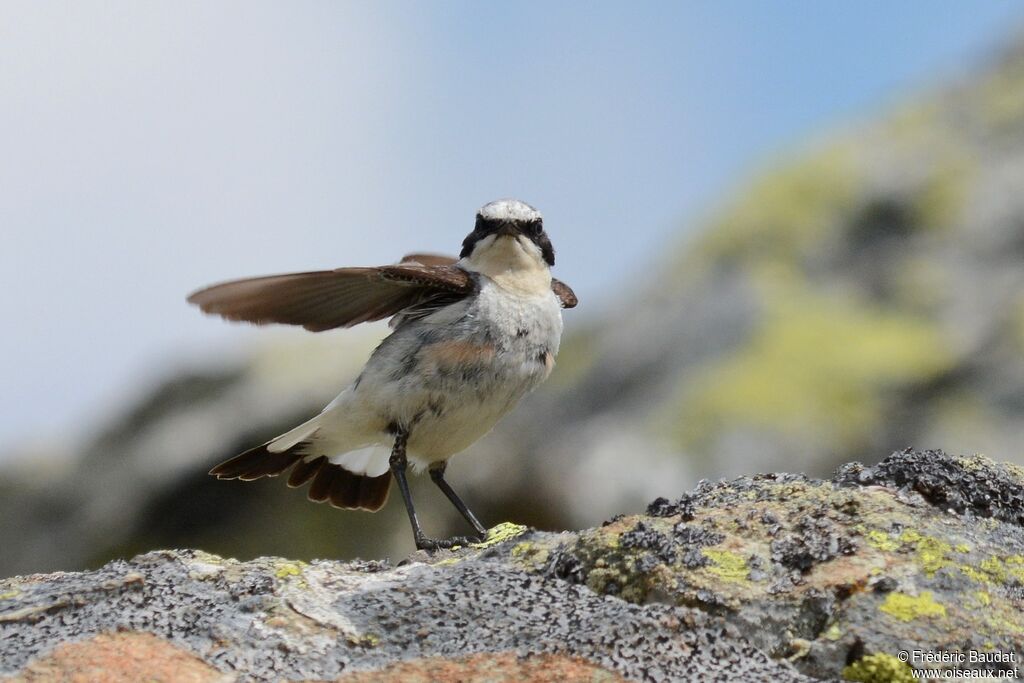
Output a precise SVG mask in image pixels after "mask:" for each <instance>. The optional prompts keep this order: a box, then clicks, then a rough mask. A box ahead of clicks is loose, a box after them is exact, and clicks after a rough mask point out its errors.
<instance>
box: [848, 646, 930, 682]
mask: <svg viewBox="0 0 1024 683" xmlns="http://www.w3.org/2000/svg"><path fill="white" fill-rule="evenodd" d="M843 680H847V681H860V683H910V682H911V681H913V680H915V678H914V674H913V673H912V669H911V668H910V665H909V664H907V663H906V662H901V661H900V660H899V659H897V658H896V657H893V656H892V655H887V654H881V653H879V654H873V655H865V656H864V657H861V658H860V659H858V660H857V661H856V662H854V663H853V664H850V665H848V666H846V667H844V668H843Z"/></svg>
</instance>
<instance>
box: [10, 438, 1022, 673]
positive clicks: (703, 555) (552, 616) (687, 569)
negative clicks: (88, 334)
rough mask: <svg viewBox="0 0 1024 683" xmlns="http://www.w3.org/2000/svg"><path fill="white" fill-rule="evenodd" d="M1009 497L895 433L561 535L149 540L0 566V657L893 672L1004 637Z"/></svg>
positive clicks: (1011, 604)
mask: <svg viewBox="0 0 1024 683" xmlns="http://www.w3.org/2000/svg"><path fill="white" fill-rule="evenodd" d="M1022 496H1024V470H1022V469H1021V468H1020V467H1017V466H1014V465H1008V464H1000V463H995V462H993V461H991V460H988V459H986V458H982V457H978V456H973V457H956V456H950V455H947V454H945V453H943V452H941V451H912V450H906V451H902V452H897V453H894V454H892V455H890V456H889V457H887V458H885V459H884V460H882V462H881V463H879V464H878V465H877V466H874V467H865V466H864V465H862V464H860V463H850V464H847V465H844V466H843V467H841V468H840V469H839V471H838V472H837V473H836V475H835V476H834V477H833V478H832V479H831V480H817V479H812V478H809V477H806V476H804V475H793V474H770V475H757V476H753V477H741V478H738V479H733V480H723V481H719V482H715V483H711V482H704V483H702V484H701V485H700V486H698V487H697V488H696V489H694V490H692V491H689V492H687V493H685V494H683V495H682V496H680V497H679V498H677V499H675V500H667V499H658V500H656V501H654V502H653V503H652V504H651V505H650V506H649V508H648V510H647V514H645V515H635V516H619V517H617V518H615V519H612V520H610V521H608V522H606V523H605V524H603V525H602V526H600V527H595V528H591V529H584V530H582V531H578V532H561V533H552V532H541V531H535V530H529V529H527V528H525V527H521V526H516V525H511V524H506V525H500V526H499V527H495V528H494V529H492V530H491V534H490V537H489V539H488V540H487V541H486V542H484V543H481V544H474V545H472V546H468V547H463V548H457V549H455V550H453V551H450V552H449V551H443V552H438V553H435V554H428V553H425V552H419V553H416V554H414V555H413V556H411V557H410V558H408V559H407V560H406V561H404V562H403V563H401V564H399V565H397V566H392V565H390V564H389V563H387V562H379V561H375V562H347V563H346V562H338V561H331V560H317V561H314V562H311V563H305V562H296V561H292V560H284V559H280V558H268V557H263V558H259V559H256V560H251V561H248V562H242V561H238V560H231V559H223V558H221V557H218V556H215V555H211V554H208V553H203V552H199V551H193V550H181V551H156V552H151V553H147V554H144V555H140V556H138V557H136V558H135V559H133V560H130V561H123V560H118V561H115V562H111V563H109V564H107V565H106V566H104V567H103V568H101V569H99V570H96V571H92V572H83V573H57V574H43V575H30V576H24V577H15V578H12V579H7V580H3V581H0V674H9V675H13V676H22V678H21V679H18V680H26V681H33V680H46V675H43V674H39V675H40V676H42V677H41V678H40V677H36V678H33V677H32V675H29V674H30V673H31V672H38V671H46V672H50V671H53V670H62V669H60V667H62V666H64V667H65V669H63V670H66V667H67V666H68V665H67V664H66V662H67V661H72V662H78V663H76V664H74V666H81V664H80V661H81V660H82V657H86V658H87V656H88V652H89V649H90V648H94V649H96V648H101V647H103V648H107V649H108V650H109V649H113V651H114V652H117V651H118V648H117V647H116V646H114V645H111V643H110V642H108V641H98V640H95V639H97V638H101V637H103V636H104V635H106V634H110V633H117V632H121V633H128V634H140V633H141V634H154V635H155V636H158V637H159V638H160V639H163V640H164V641H166V643H169V644H170V646H173V647H174V648H178V650H175V651H176V652H179V655H180V654H181V653H184V654H185V655H187V656H188V657H191V658H192V659H191V660H190V661H191V663H192V665H194V666H202V667H207V668H206V669H205V670H204V671H205V672H206V674H207V679H209V680H217V679H216V678H215V677H216V676H220V675H229V676H241V677H243V678H247V679H255V680H313V679H315V680H323V679H333V678H337V677H339V676H348V675H351V674H354V673H358V672H370V674H372V676H374V677H377V676H379V677H380V678H379V679H378V680H403V677H407V676H409V675H410V674H411V673H415V672H417V671H419V672H420V673H423V671H424V670H426V668H427V667H428V666H435V665H437V663H438V662H440V663H442V664H444V663H447V664H449V665H452V666H467V665H472V666H475V667H477V669H475V671H477V672H478V673H480V671H481V669H480V668H479V667H482V668H483V669H482V670H483V672H484V673H483V674H481V675H484V678H486V676H485V674H486V671H487V670H488V668H487V667H488V666H494V667H497V666H499V663H502V664H501V665H502V666H505V665H507V664H508V663H509V660H508V659H507V658H508V657H511V662H512V665H513V666H514V665H515V664H514V663H515V662H516V661H519V660H521V659H522V658H530V657H541V656H553V657H556V658H560V659H558V660H557V661H558V662H560V664H562V665H565V666H569V667H573V666H584V665H586V666H588V667H590V668H588V669H586V672H587V674H586V675H587V676H592V675H596V674H595V673H594V672H595V671H596V672H604V673H606V674H608V675H609V676H614V677H615V678H612V679H609V680H616V679H620V678H621V679H627V680H653V681H677V680H703V681H735V680H744V681H769V680H792V681H802V680H834V679H838V678H839V677H841V676H846V677H852V679H853V680H882V681H885V680H893V681H902V680H910V679H909V678H908V677H909V676H910V669H909V668H908V667H907V665H906V664H903V663H901V662H899V661H898V659H897V658H896V656H895V653H897V652H898V651H899V650H911V651H912V650H915V649H919V650H942V651H945V652H958V651H963V652H966V651H968V650H973V651H978V652H995V653H1024V523H1022V522H1024V520H1022V519H1021V518H1020V516H1019V512H1020V508H1019V505H1020V501H1021V497H1022ZM76 642H77V643H85V645H83V646H82V648H83V650H84V653H85V654H84V655H83V654H82V653H81V652H78V654H76V655H75V656H71V655H70V654H68V653H67V652H63V650H62V649H66V648H67V647H68V644H69V643H76ZM137 646H139V645H138V644H137V643H132V644H130V645H123V646H121V649H125V648H130V647H137ZM146 647H149V645H147V646H146ZM105 651H106V650H105ZM62 652H63V654H62ZM76 652H77V651H76ZM105 656H106V655H105ZM480 657H484V659H483V660H481V659H480ZM487 657H490V658H492V659H487ZM500 657H505V658H506V659H501V660H499V659H498V658H500ZM467 658H469V659H468V661H469V662H470V663H471V664H467ZM474 658H475V659H474ZM104 661H106V660H104ZM115 661H116V658H115ZM62 662H64V664H62ZM581 662H582V663H583V664H580V663H581ZM402 663H405V664H406V665H408V667H411V668H405V669H402V670H401V672H400V673H396V672H395V671H394V670H393V667H395V666H396V665H401V664H402ZM104 666H113V665H104ZM998 668H1000V670H1001V671H1003V673H1013V672H1016V674H1017V675H1024V669H1022V668H1021V667H1020V662H1019V661H1018V662H1016V663H1010V664H1005V665H1001V666H1000V667H998ZM431 670H433V669H431ZM460 670H461V669H460ZM883 670H884V671H885V672H888V673H886V676H888V677H881V674H879V671H883ZM388 671H391V673H390V674H386V673H385V672H388ZM26 672H29V673H26ZM370 674H368V675H370ZM424 675H426V674H424ZM452 675H453V676H454V674H452ZM533 675H535V674H531V676H533ZM581 675H582V674H581ZM389 676H391V677H389ZM455 677H456V678H457V677H458V676H455ZM207 679H201V680H207ZM127 680H130V678H128V679H127ZM197 680H199V679H197ZM370 680H374V678H371V679H370ZM424 680H429V676H428V677H426V678H424ZM468 680H478V679H474V678H472V677H468ZM480 680H483V679H480ZM537 680H543V678H539V679H537Z"/></svg>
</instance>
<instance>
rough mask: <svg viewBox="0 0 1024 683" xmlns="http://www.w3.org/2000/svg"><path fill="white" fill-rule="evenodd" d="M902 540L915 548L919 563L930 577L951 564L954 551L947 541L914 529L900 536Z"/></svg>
mask: <svg viewBox="0 0 1024 683" xmlns="http://www.w3.org/2000/svg"><path fill="white" fill-rule="evenodd" d="M900 540H901V541H903V542H904V543H910V544H912V545H913V546H914V549H915V550H916V552H917V561H918V563H919V564H920V565H921V569H923V570H924V573H925V574H927V575H928V576H933V575H934V574H935V572H937V571H939V570H940V569H943V568H945V567H948V566H950V564H951V562H950V559H949V554H950V553H951V552H952V551H953V546H951V545H950V544H949V543H946V542H945V541H942V540H940V539H938V538H935V537H933V536H925V535H923V534H921V533H919V532H917V531H914V530H913V529H907V530H906V531H904V532H903V533H902V534H900Z"/></svg>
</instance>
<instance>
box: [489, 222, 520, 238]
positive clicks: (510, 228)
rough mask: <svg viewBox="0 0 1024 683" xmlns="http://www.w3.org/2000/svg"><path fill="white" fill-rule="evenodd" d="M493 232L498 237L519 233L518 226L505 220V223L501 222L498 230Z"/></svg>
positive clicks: (513, 235)
mask: <svg viewBox="0 0 1024 683" xmlns="http://www.w3.org/2000/svg"><path fill="white" fill-rule="evenodd" d="M494 234H495V235H497V236H498V237H501V236H502V235H508V236H510V237H515V236H516V235H518V234H519V227H518V226H517V225H516V224H515V223H513V222H512V221H507V222H505V223H502V224H501V227H500V228H498V231H497V232H496V233H494Z"/></svg>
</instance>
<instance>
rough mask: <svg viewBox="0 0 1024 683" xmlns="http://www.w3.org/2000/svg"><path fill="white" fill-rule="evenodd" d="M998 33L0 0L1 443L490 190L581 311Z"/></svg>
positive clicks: (710, 16) (981, 27) (885, 10)
mask: <svg viewBox="0 0 1024 683" xmlns="http://www.w3.org/2000/svg"><path fill="white" fill-rule="evenodd" d="M1022 25H1024V6H1021V5H1020V4H1018V3H1015V2H1009V1H1007V2H996V1H976V2H969V3H968V2H953V1H947V0H917V1H909V0H908V1H905V2H898V3H894V2H891V1H887V2H877V1H859V2H846V3H838V2H831V3H812V2H802V3H796V2H790V3H767V2H761V1H758V0H751V1H749V2H738V1H717V2H665V3H658V2H647V3H608V2H560V3H548V2H522V3H480V2H471V1H466V2H454V1H452V2H372V3H371V2H360V3H356V2H350V3H345V2H277V3H265V2H227V1H225V2H215V3H211V2H182V1H179V0H175V1H167V2H157V1H154V2H146V3H137V2H129V1H128V0H124V1H123V2H45V1H43V2H40V1H35V0H25V1H24V2H22V1H20V0H4V1H3V2H0V102H2V103H3V104H2V105H0V226H2V234H3V249H0V278H2V284H3V287H0V315H2V320H3V321H4V323H3V327H4V330H3V334H0V372H2V374H3V380H4V381H3V387H4V390H3V393H4V399H3V410H2V411H0V453H3V452H4V451H5V450H7V449H8V448H9V447H14V446H15V445H18V444H26V443H35V442H50V441H60V440H62V439H65V438H69V437H73V436H74V435H76V434H78V433H80V432H82V430H84V429H85V428H86V426H87V425H89V424H91V423H94V422H95V421H96V420H97V419H98V418H99V417H100V416H102V415H105V414H107V412H108V411H111V410H114V409H116V407H117V406H119V405H121V404H122V403H123V402H124V401H126V400H128V399H127V396H129V395H132V394H133V392H135V391H137V390H138V387H139V386H140V385H142V384H146V383H151V382H154V381H156V380H157V379H159V378H160V377H163V376H165V375H166V374H168V373H170V372H172V371H173V370H174V369H175V368H177V367H180V365H181V364H182V362H184V361H183V360H182V359H188V358H196V357H198V356H200V355H202V354H203V353H207V352H210V350H215V349H219V350H223V349H234V348H245V347H246V345H249V344H251V343H253V340H254V339H256V338H257V337H256V335H258V334H259V331H257V330H253V329H252V328H248V327H245V326H231V325H227V324H225V323H222V322H220V321H217V320H215V319H212V318H206V317H204V316H202V315H200V314H198V313H197V311H196V310H194V309H192V308H190V307H189V306H187V305H186V303H185V301H184V298H185V296H186V295H187V294H188V293H189V292H190V291H192V290H194V289H195V288H197V287H199V286H201V285H204V284H209V283H211V282H215V281H220V280H224V279H228V278H232V277H240V276H246V275H258V274H267V273H277V272H287V271H290V270H311V269H318V268H332V267H338V266H343V265H372V264H380V263H390V262H393V261H395V260H396V259H397V258H398V257H400V256H401V255H402V254H403V253H406V252H410V251H434V252H450V253H454V252H457V249H458V246H459V244H460V243H461V241H462V238H463V237H464V236H465V234H466V233H467V232H469V230H470V229H471V228H472V223H473V214H474V212H475V210H476V209H477V208H478V207H479V206H480V205H482V204H483V203H485V202H487V201H490V200H492V199H496V198H499V197H517V198H520V199H523V200H525V201H527V202H529V203H531V204H533V205H534V206H536V207H538V208H539V209H540V210H541V211H542V212H543V213H544V215H545V226H546V227H547V230H548V232H549V234H550V235H551V237H552V240H553V242H554V244H555V247H556V250H557V254H558V257H557V265H556V269H555V273H556V275H557V276H558V277H560V278H561V279H563V280H565V281H567V282H569V283H570V284H571V285H573V287H574V288H575V289H576V291H577V293H578V294H579V295H580V298H581V300H582V302H583V303H582V304H581V307H580V309H577V310H578V311H579V314H580V315H583V316H586V315H591V316H595V317H596V316H599V315H600V314H601V312H602V305H603V304H604V305H606V304H607V302H608V301H609V300H610V298H611V297H612V296H614V295H615V294H616V292H617V291H618V289H619V288H620V286H621V283H622V282H623V281H624V280H625V281H630V282H632V281H635V280H636V279H637V278H642V277H643V275H644V265H645V264H648V263H651V262H652V261H653V260H654V259H656V258H657V255H658V254H659V251H660V250H663V249H665V248H666V246H674V245H676V244H678V243H679V241H680V240H681V239H683V237H684V236H685V234H686V232H687V231H688V230H692V229H694V228H695V227H696V226H699V224H700V223H699V220H698V219H699V217H700V216H702V215H705V214H706V212H707V211H709V210H711V209H712V208H713V207H714V206H715V204H716V203H717V202H719V201H722V199H723V198H724V197H725V196H726V194H727V193H728V191H729V190H730V189H731V188H734V187H737V186H739V185H740V184H741V183H742V180H743V178H745V177H747V176H748V175H749V174H750V173H751V172H752V170H753V169H756V168H758V167H759V166H760V165H762V164H764V163H766V162H767V161H769V160H770V159H772V158H773V157H774V156H775V155H777V154H779V153H782V152H784V151H785V150H786V149H787V148H788V147H790V146H791V145H793V144H795V143H799V142H800V141H801V140H803V139H805V138H806V137H807V136H810V135H815V134H818V133H821V132H822V131H827V130H829V129H830V128H833V127H836V126H839V125H842V124H843V123H844V122H850V121H856V120H858V119H861V118H866V117H870V116H871V115H872V114H873V113H876V112H879V111H883V110H884V109H885V107H886V106H887V105H889V104H891V103H895V102H898V101H900V100H901V99H902V98H905V97H908V96H911V95H913V94H915V93H917V92H920V91H921V90H922V89H923V88H927V87H928V86H930V85H932V84H935V83H939V82H941V81H942V79H943V78H944V77H946V76H949V75H951V74H957V73H963V72H965V71H967V70H968V69H969V68H970V67H971V66H972V65H975V64H978V63H980V62H981V61H982V60H983V59H984V58H985V57H986V56H988V55H989V54H990V53H991V50H992V49H993V48H994V47H996V46H998V45H999V43H1000V41H1001V40H1005V39H1006V38H1007V37H1008V36H1010V35H1011V34H1012V33H1013V32H1014V31H1016V30H1019V29H1020V27H1021V26H1022ZM0 457H2V456H0Z"/></svg>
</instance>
